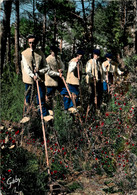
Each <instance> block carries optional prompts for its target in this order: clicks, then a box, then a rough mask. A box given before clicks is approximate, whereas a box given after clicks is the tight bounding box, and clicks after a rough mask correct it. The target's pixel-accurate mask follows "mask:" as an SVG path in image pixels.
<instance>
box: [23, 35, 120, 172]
mask: <svg viewBox="0 0 137 195" xmlns="http://www.w3.org/2000/svg"><path fill="white" fill-rule="evenodd" d="M27 40H28V45H29V47H28V48H27V49H26V50H24V51H23V52H22V61H21V67H22V79H23V82H24V83H25V100H24V117H23V119H22V120H21V121H20V122H21V123H23V124H24V123H27V122H28V121H29V120H30V115H29V111H30V109H31V106H32V104H33V101H32V100H33V98H32V97H33V96H34V91H35V90H34V89H36V90H37V96H36V99H37V105H38V111H39V113H40V116H41V122H42V132H43V139H44V145H45V156H46V159H47V168H48V174H49V175H50V169H49V160H48V150H47V143H46V135H45V124H46V123H47V122H48V121H51V120H53V119H54V113H53V98H54V95H55V92H56V90H58V91H59V93H60V94H61V96H62V97H63V102H64V110H65V112H70V113H73V114H74V115H77V116H78V117H79V120H80V123H81V124H82V121H81V118H80V114H79V110H81V109H82V108H81V105H80V101H79V95H80V93H81V90H80V91H79V86H80V81H81V76H82V70H83V65H82V61H81V58H82V56H83V55H84V52H83V51H82V50H77V52H76V54H75V56H74V58H73V59H71V60H70V61H69V63H68V71H67V76H66V79H65V78H64V76H63V71H64V69H65V66H64V63H63V62H62V60H61V58H60V56H59V55H58V52H59V48H58V47H56V46H51V48H50V52H51V53H50V55H49V56H48V57H47V58H45V55H44V53H43V52H42V51H41V50H40V49H38V48H37V47H36V46H37V43H38V41H37V38H36V36H35V35H29V36H28V37H27ZM99 57H100V50H99V49H95V50H94V51H93V58H92V59H89V60H88V61H87V63H86V67H85V72H86V76H85V77H86V84H87V85H88V94H90V97H89V102H87V104H88V105H87V112H88V111H89V107H90V106H91V105H92V107H94V108H95V110H97V109H98V110H99V109H100V106H101V104H102V102H103V103H106V102H105V100H106V99H107V96H108V92H109V87H110V86H111V85H112V84H113V83H114V82H115V79H116V77H117V75H122V74H123V72H122V71H120V69H119V68H118V64H117V63H115V62H114V61H112V54H109V53H108V54H106V56H105V57H106V61H104V62H103V63H102V64H101V63H100V61H99Z"/></svg>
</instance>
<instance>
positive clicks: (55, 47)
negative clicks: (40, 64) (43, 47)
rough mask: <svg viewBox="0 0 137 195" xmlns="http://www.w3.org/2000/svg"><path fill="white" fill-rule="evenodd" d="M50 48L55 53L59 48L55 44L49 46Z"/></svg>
mask: <svg viewBox="0 0 137 195" xmlns="http://www.w3.org/2000/svg"><path fill="white" fill-rule="evenodd" d="M50 50H51V51H53V52H55V53H57V52H59V51H60V49H59V48H58V47H57V46H51V47H50Z"/></svg>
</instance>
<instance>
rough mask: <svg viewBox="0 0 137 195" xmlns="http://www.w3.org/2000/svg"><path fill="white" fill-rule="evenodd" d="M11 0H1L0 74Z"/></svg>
mask: <svg viewBox="0 0 137 195" xmlns="http://www.w3.org/2000/svg"><path fill="white" fill-rule="evenodd" d="M12 2H13V1H12V0H10V1H3V5H4V13H3V21H2V27H1V32H0V67H1V75H2V73H3V67H4V61H5V53H6V45H7V35H8V33H9V31H10V15H11V7H12Z"/></svg>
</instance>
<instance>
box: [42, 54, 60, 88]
mask: <svg viewBox="0 0 137 195" xmlns="http://www.w3.org/2000/svg"><path fill="white" fill-rule="evenodd" d="M46 62H47V64H48V65H49V67H50V71H48V72H47V73H46V74H45V85H46V86H50V87H56V86H58V78H59V72H58V70H59V69H62V70H64V64H63V62H62V60H61V58H60V57H59V56H57V58H55V56H52V55H49V56H48V57H47V58H46Z"/></svg>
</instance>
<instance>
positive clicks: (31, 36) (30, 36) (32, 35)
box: [27, 34, 36, 39]
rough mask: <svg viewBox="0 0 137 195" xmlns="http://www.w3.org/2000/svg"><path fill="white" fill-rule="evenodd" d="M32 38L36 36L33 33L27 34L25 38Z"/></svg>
mask: <svg viewBox="0 0 137 195" xmlns="http://www.w3.org/2000/svg"><path fill="white" fill-rule="evenodd" d="M32 38H35V39H36V36H35V35H34V34H29V35H28V36H27V39H32Z"/></svg>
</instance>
